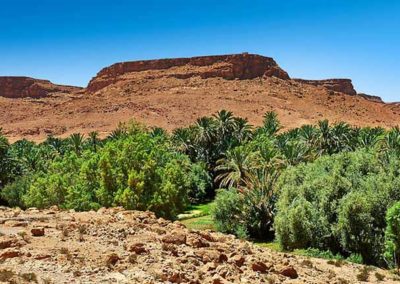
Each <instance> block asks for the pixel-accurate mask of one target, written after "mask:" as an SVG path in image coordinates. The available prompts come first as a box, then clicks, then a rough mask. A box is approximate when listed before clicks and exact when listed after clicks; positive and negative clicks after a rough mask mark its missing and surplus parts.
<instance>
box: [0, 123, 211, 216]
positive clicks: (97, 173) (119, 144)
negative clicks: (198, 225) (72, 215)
mask: <svg viewBox="0 0 400 284" xmlns="http://www.w3.org/2000/svg"><path fill="white" fill-rule="evenodd" d="M153 134H154V133H153V132H147V131H145V130H143V129H140V128H138V127H137V126H135V127H131V129H127V130H126V133H125V134H124V135H120V136H119V137H113V139H109V141H107V142H106V143H105V145H104V146H102V147H100V148H97V149H96V151H94V150H93V148H89V147H83V146H82V145H81V144H82V141H81V140H82V139H81V137H78V136H74V137H73V138H71V139H75V141H73V142H72V145H73V147H71V149H69V150H67V151H66V152H65V153H64V155H56V156H55V157H54V158H53V159H52V160H50V161H49V162H48V165H46V166H45V167H38V168H36V170H33V171H32V174H30V175H23V176H21V177H19V178H17V180H16V181H15V182H14V183H11V184H8V185H7V186H6V187H5V188H4V189H3V190H2V193H1V195H2V197H3V198H4V199H5V200H7V201H8V202H9V204H10V205H18V206H21V207H29V206H34V207H38V208H44V207H48V206H51V205H59V206H61V207H62V208H67V209H70V208H73V209H76V210H89V209H97V208H99V207H101V206H107V207H108V206H123V207H125V208H127V209H137V210H152V211H154V212H156V213H157V214H158V215H159V216H164V217H168V218H174V217H175V216H176V215H177V214H178V213H179V212H181V211H183V210H184V208H185V207H186V206H187V205H188V192H192V194H193V195H195V196H196V195H201V194H204V192H205V191H206V189H207V186H208V184H209V182H210V180H209V177H208V176H207V173H206V172H204V169H203V168H202V167H201V165H194V166H193V165H192V164H191V162H190V161H189V159H188V158H187V157H186V156H185V155H183V154H180V153H178V152H176V151H175V150H174V149H173V148H172V146H171V145H170V143H169V140H168V139H164V137H162V136H158V135H153Z"/></svg>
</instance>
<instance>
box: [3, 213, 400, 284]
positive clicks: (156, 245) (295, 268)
mask: <svg viewBox="0 0 400 284" xmlns="http://www.w3.org/2000/svg"><path fill="white" fill-rule="evenodd" d="M364 281H368V282H370V283H376V282H379V283H399V282H398V281H399V280H398V279H396V276H395V275H394V274H391V273H390V272H388V271H385V270H381V269H377V268H371V267H364V266H361V265H355V264H349V263H344V262H340V261H328V260H322V259H312V258H307V257H301V256H294V255H290V254H285V253H278V252H274V251H271V250H269V249H264V248H260V247H258V246H256V245H254V244H252V243H250V242H247V241H242V240H238V239H236V238H235V237H234V236H231V235H224V234H221V233H216V232H211V231H195V230H189V229H187V228H186V227H185V226H184V225H182V224H181V223H179V222H170V221H167V220H164V219H157V218H156V217H155V216H154V214H153V213H151V212H137V211H126V210H123V209H121V208H112V209H100V210H99V211H98V212H94V211H91V212H80V213H77V212H65V211H59V210H58V209H57V208H52V209H49V210H44V211H40V210H37V209H28V210H26V211H22V210H20V209H9V208H0V282H5V283H28V282H36V283H214V284H218V283H252V284H254V283H362V282H364Z"/></svg>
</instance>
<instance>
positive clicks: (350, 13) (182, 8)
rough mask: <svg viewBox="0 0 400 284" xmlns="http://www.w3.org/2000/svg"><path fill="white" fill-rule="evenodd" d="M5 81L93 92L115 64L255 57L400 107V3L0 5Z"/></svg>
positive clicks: (43, 0) (54, 1)
mask: <svg viewBox="0 0 400 284" xmlns="http://www.w3.org/2000/svg"><path fill="white" fill-rule="evenodd" d="M0 4H1V5H0V75H26V76H31V77H36V78H42V79H50V80H51V81H53V82H55V83H63V84H70V85H79V86H86V84H87V83H88V81H89V80H90V78H91V77H93V76H94V75H95V74H96V73H97V72H98V71H99V70H100V69H101V68H103V67H105V66H108V65H110V64H112V63H115V62H120V61H129V60H138V59H153V58H165V57H186V56H196V55H210V54H227V53H240V52H245V51H247V52H250V53H258V54H261V55H265V56H271V57H273V58H275V60H276V61H277V62H278V64H279V65H280V66H281V67H282V68H283V69H285V70H286V71H288V72H289V74H290V76H292V77H299V78H305V79H322V78H331V77H347V78H351V79H353V82H354V85H355V86H356V88H357V90H358V91H359V92H365V93H368V94H371V95H379V96H381V97H382V98H383V99H384V100H386V101H400V69H399V65H400V1H399V0H284V1H283V0H274V1H269V0H264V1H257V0H247V1H224V0H202V1H200V0H199V1H190V0H186V1H179V0H168V1H167V0H158V1H156V0H146V1H127V0H109V1H102V0H79V1H78V0H0Z"/></svg>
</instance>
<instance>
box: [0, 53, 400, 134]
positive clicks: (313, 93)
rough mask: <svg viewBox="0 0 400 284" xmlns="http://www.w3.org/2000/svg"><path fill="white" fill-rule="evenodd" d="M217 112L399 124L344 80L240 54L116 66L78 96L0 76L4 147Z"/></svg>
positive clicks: (398, 114)
mask: <svg viewBox="0 0 400 284" xmlns="http://www.w3.org/2000/svg"><path fill="white" fill-rule="evenodd" d="M25 81H27V82H25ZM28 82H29V84H28ZM31 82H33V83H31ZM221 109H227V110H231V111H233V112H234V114H235V115H238V116H241V117H245V118H248V119H249V121H250V122H251V123H252V124H254V125H258V124H260V123H261V121H262V115H263V114H264V113H265V112H267V111H271V110H273V111H276V112H277V113H278V115H279V118H280V120H281V121H282V123H283V125H284V126H285V127H286V128H291V127H296V126H299V125H302V124H305V123H315V122H317V121H318V120H320V119H323V118H327V119H329V120H331V121H332V122H335V121H341V120H343V121H347V122H349V123H351V124H354V125H360V126H365V125H370V126H377V125H379V126H384V127H390V126H394V125H398V124H399V123H400V108H399V105H398V104H387V103H384V102H383V101H382V100H381V99H380V98H379V97H375V96H369V95H366V94H358V93H357V91H356V90H355V89H354V87H353V85H352V82H351V80H349V79H327V80H302V79H291V78H290V77H289V75H288V73H287V72H286V71H284V70H283V69H281V68H280V67H279V66H278V64H277V63H276V62H275V61H274V60H273V59H272V58H269V57H264V56H260V55H255V54H247V53H243V54H234V55H221V56H201V57H192V58H176V59H159V60H146V61H133V62H122V63H116V64H114V65H111V66H109V67H106V68H104V69H102V70H101V71H100V72H99V73H98V74H97V75H96V76H95V77H94V78H92V80H91V81H90V82H89V84H88V86H87V88H85V89H83V90H80V89H78V88H74V87H69V86H58V85H54V84H51V83H50V82H49V81H42V80H35V79H30V78H22V79H21V78H20V77H0V126H1V127H3V131H4V132H5V134H6V135H7V136H8V137H9V138H10V140H11V141H15V140H17V139H20V138H29V139H33V140H38V141H39V140H42V139H44V138H45V137H46V136H47V135H49V134H53V135H61V136H67V135H69V134H71V133H74V132H82V133H88V132H90V131H93V130H97V131H99V132H100V133H101V134H103V135H105V134H107V133H108V132H109V131H111V130H113V129H114V128H115V127H116V126H117V125H118V123H119V122H121V121H122V122H123V121H128V120H130V119H132V118H134V119H136V120H138V121H140V122H144V123H146V124H147V125H150V126H160V127H164V128H166V129H168V130H172V129H174V128H176V127H180V126H186V125H188V124H190V123H192V122H194V121H195V120H196V119H197V118H199V117H201V116H204V115H210V114H213V113H215V112H216V111H219V110H221Z"/></svg>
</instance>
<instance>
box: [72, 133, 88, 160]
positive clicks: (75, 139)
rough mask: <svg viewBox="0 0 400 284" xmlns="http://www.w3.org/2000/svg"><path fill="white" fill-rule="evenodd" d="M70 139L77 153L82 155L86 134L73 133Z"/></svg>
mask: <svg viewBox="0 0 400 284" xmlns="http://www.w3.org/2000/svg"><path fill="white" fill-rule="evenodd" d="M68 140H69V144H70V145H71V147H72V149H73V150H74V151H75V153H76V154H77V155H80V153H81V151H82V149H83V144H84V140H85V138H84V136H83V135H82V134H81V133H73V134H71V136H70V137H69V139H68Z"/></svg>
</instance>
